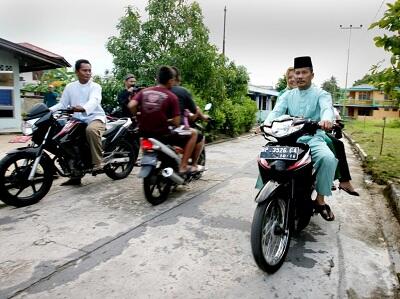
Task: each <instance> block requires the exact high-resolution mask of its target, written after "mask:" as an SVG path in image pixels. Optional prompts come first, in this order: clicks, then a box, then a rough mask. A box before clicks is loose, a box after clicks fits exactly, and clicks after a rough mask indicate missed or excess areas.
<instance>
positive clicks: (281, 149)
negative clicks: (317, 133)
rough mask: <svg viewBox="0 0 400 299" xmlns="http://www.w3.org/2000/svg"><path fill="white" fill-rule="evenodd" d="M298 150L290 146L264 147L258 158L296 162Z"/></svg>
mask: <svg viewBox="0 0 400 299" xmlns="http://www.w3.org/2000/svg"><path fill="white" fill-rule="evenodd" d="M299 151H300V148H298V147H292V146H266V147H264V149H263V150H262V152H261V153H260V158H262V159H268V160H297V158H298V157H299Z"/></svg>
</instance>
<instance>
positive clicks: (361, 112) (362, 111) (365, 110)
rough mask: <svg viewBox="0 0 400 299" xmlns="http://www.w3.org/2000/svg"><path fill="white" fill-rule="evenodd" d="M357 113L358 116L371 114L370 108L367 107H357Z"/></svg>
mask: <svg viewBox="0 0 400 299" xmlns="http://www.w3.org/2000/svg"><path fill="white" fill-rule="evenodd" d="M358 115H360V116H372V109H368V108H359V109H358Z"/></svg>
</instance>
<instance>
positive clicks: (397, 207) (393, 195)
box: [343, 132, 400, 222]
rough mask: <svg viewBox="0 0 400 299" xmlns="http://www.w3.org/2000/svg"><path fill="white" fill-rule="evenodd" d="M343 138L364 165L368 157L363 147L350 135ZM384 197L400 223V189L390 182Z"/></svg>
mask: <svg viewBox="0 0 400 299" xmlns="http://www.w3.org/2000/svg"><path fill="white" fill-rule="evenodd" d="M343 136H344V137H345V138H346V139H347V140H348V141H349V143H350V144H351V146H352V148H353V149H354V150H355V152H356V154H357V155H358V157H359V158H360V159H361V161H362V162H363V163H364V162H365V160H366V159H367V157H368V155H367V153H365V151H364V150H363V149H362V147H361V146H360V145H359V144H358V143H357V142H356V141H355V140H353V139H352V138H351V137H350V135H349V134H347V133H345V132H343ZM383 195H384V196H385V198H386V199H387V200H388V201H389V204H390V206H391V208H392V211H393V213H394V215H395V216H396V218H397V220H398V221H399V222H400V188H399V186H398V185H396V184H395V183H392V182H390V183H389V184H387V185H386V187H385V188H384V189H383Z"/></svg>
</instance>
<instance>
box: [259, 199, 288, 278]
mask: <svg viewBox="0 0 400 299" xmlns="http://www.w3.org/2000/svg"><path fill="white" fill-rule="evenodd" d="M287 209H288V205H287V201H286V200H284V199H283V198H280V197H279V196H278V195H275V196H274V195H273V196H272V197H271V198H268V199H267V200H265V201H264V202H261V203H259V204H258V206H257V208H256V210H255V212H254V216H253V223H252V226H251V249H252V252H253V257H254V259H255V261H256V263H257V265H258V267H259V268H260V269H262V270H263V271H265V272H267V273H274V272H276V271H277V270H278V269H279V268H280V267H281V266H282V264H283V262H284V261H285V257H286V255H287V253H288V251H289V246H290V238H291V225H288V229H287V230H286V231H285V227H284V223H285V218H286V215H287V213H286V210H287ZM288 221H289V219H288Z"/></svg>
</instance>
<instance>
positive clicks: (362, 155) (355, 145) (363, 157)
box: [343, 132, 368, 162]
mask: <svg viewBox="0 0 400 299" xmlns="http://www.w3.org/2000/svg"><path fill="white" fill-rule="evenodd" d="M343 136H344V137H345V138H346V139H347V140H348V141H349V143H350V144H351V145H352V146H353V148H354V149H355V150H356V152H357V154H358V156H359V157H360V159H361V161H363V162H364V161H365V160H366V159H367V157H368V155H367V153H366V152H364V150H363V149H362V148H361V146H360V145H359V144H358V143H357V142H355V141H354V140H353V139H352V138H351V137H350V135H348V134H347V133H345V132H343Z"/></svg>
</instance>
